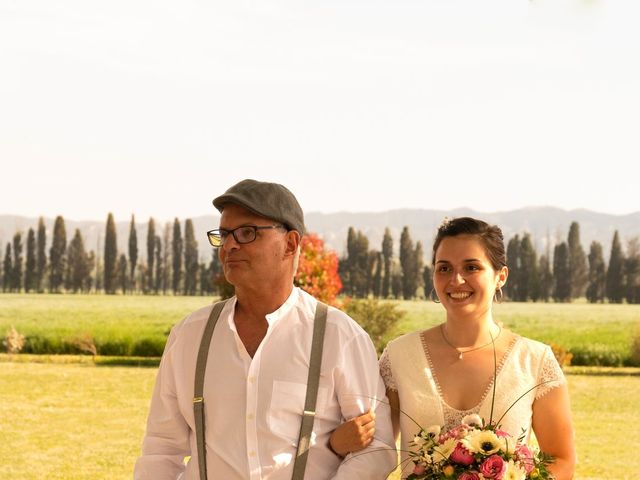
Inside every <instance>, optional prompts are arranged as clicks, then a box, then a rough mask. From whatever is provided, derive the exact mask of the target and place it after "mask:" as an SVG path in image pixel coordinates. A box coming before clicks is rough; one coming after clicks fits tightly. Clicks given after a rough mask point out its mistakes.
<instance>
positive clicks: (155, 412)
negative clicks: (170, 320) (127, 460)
mask: <svg viewBox="0 0 640 480" xmlns="http://www.w3.org/2000/svg"><path fill="white" fill-rule="evenodd" d="M177 331H178V328H176V327H174V328H173V329H172V330H171V334H170V335H169V339H168V340H167V344H166V346H165V350H164V353H163V355H162V360H161V361H160V368H159V370H158V375H157V377H156V383H155V387H154V390H153V395H152V397H151V406H150V408H149V416H148V418H147V430H146V433H145V436H144V440H143V442H142V455H141V456H140V457H139V458H138V460H137V461H136V465H135V467H134V473H133V478H134V480H176V479H177V478H179V476H180V475H181V474H182V472H184V470H185V464H184V458H185V457H186V456H189V455H190V454H191V452H190V447H189V426H188V424H187V422H186V421H185V419H184V417H183V416H182V413H181V412H180V409H179V408H178V398H177V394H176V388H175V381H174V373H173V370H174V363H173V355H172V349H173V346H174V344H175V342H176V339H177Z"/></svg>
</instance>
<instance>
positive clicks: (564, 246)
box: [339, 222, 640, 303]
mask: <svg viewBox="0 0 640 480" xmlns="http://www.w3.org/2000/svg"><path fill="white" fill-rule="evenodd" d="M398 250H399V254H398V256H397V257H394V248H393V238H392V236H391V232H390V230H389V229H388V228H387V229H385V232H384V236H383V238H382V243H381V245H380V248H379V249H375V248H373V249H370V248H369V240H368V238H367V237H366V235H365V234H364V233H363V232H361V231H356V230H355V229H354V228H353V227H350V228H349V231H348V233H347V249H346V254H345V255H344V256H343V257H342V258H340V263H339V273H340V277H341V279H342V283H343V293H345V294H347V295H350V296H352V297H356V298H366V297H370V296H372V297H374V298H395V299H407V300H408V299H415V298H429V297H430V294H431V290H432V288H433V284H432V269H431V266H430V265H429V264H430V259H428V261H427V263H426V264H425V258H424V252H423V246H422V243H421V242H420V241H418V242H416V243H415V244H414V242H413V240H412V239H411V234H410V232H409V228H408V227H406V226H405V227H404V228H403V230H402V232H401V234H400V244H399V249H398ZM603 252H604V249H603V246H602V244H600V243H599V242H597V241H593V242H592V243H591V245H590V248H589V253H588V254H586V253H585V251H584V249H583V247H582V244H581V242H580V225H579V224H578V222H572V223H571V225H570V227H569V234H568V236H567V239H566V241H562V242H560V243H558V244H557V245H555V247H554V248H553V253H551V252H550V251H547V252H545V253H544V254H542V255H539V256H538V253H537V252H536V250H535V248H534V242H533V239H532V238H531V235H530V234H529V233H523V234H517V235H515V236H513V237H512V238H511V239H510V240H509V241H508V242H507V252H506V253H507V264H508V266H509V279H508V281H507V284H506V286H505V288H504V291H503V293H504V297H505V298H506V299H510V300H514V301H519V302H526V301H533V302H538V301H541V302H548V301H551V300H553V301H555V302H570V301H572V300H574V299H576V298H580V297H586V299H587V300H588V301H589V302H591V303H603V302H605V301H608V302H610V303H623V302H624V301H626V302H627V303H640V239H639V238H638V237H634V238H632V239H630V240H629V241H628V242H627V248H626V253H625V252H624V250H623V247H622V243H621V240H620V236H619V234H618V231H617V230H616V231H615V232H614V235H613V240H612V246H611V252H610V255H609V262H608V264H607V263H606V262H605V259H604V253H603Z"/></svg>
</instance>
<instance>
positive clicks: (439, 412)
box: [331, 217, 575, 480]
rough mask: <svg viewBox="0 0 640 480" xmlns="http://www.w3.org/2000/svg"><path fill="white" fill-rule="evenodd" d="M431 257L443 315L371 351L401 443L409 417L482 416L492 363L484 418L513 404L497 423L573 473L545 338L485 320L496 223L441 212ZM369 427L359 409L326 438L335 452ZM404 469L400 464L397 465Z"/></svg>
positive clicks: (499, 255) (405, 445)
mask: <svg viewBox="0 0 640 480" xmlns="http://www.w3.org/2000/svg"><path fill="white" fill-rule="evenodd" d="M432 266H433V285H434V291H435V294H436V295H437V300H436V301H437V302H441V303H442V306H443V307H444V309H445V311H446V320H445V322H444V323H442V324H440V325H437V326H435V327H433V328H430V329H428V330H425V331H421V332H413V333H409V334H407V335H404V336H402V337H400V338H397V339H395V340H394V341H392V342H390V343H389V344H388V345H387V348H386V349H385V351H384V352H383V354H382V356H381V357H380V371H381V374H382V377H383V379H384V381H385V385H386V387H387V395H388V398H389V402H390V404H391V407H392V417H393V426H394V433H395V435H396V438H397V436H398V434H399V433H400V434H401V437H400V439H401V450H402V451H406V450H408V449H409V448H410V447H409V442H410V441H411V440H412V439H413V438H414V436H415V435H416V433H418V432H417V431H418V427H417V426H416V424H415V423H414V422H413V421H412V420H411V419H410V418H409V416H410V417H412V418H413V419H414V420H416V421H417V422H418V423H419V424H420V425H421V426H423V427H425V428H426V427H429V426H431V425H440V426H443V427H444V428H445V429H449V428H451V427H453V426H455V425H458V424H459V423H460V421H461V420H462V418H463V417H464V416H466V415H468V414H471V413H477V414H479V415H480V416H481V417H482V418H483V419H485V421H487V422H488V421H489V420H490V416H491V404H492V397H493V395H492V391H493V383H494V366H495V367H497V376H496V382H495V383H496V384H495V392H496V393H495V401H494V405H493V417H492V420H493V421H494V422H495V421H497V420H498V419H499V418H500V417H501V416H502V415H503V413H504V412H505V411H507V410H508V409H509V407H511V405H514V406H513V408H511V409H510V410H509V411H508V413H507V414H506V415H505V416H504V418H502V420H501V421H500V425H501V429H502V430H505V431H506V432H508V433H510V434H511V436H513V437H514V438H518V437H519V436H520V435H521V434H522V432H523V430H524V432H525V436H526V438H527V439H529V436H530V434H531V429H533V432H534V433H535V436H536V438H537V441H538V445H539V446H540V449H541V450H542V451H543V452H545V453H547V454H550V455H552V456H553V457H554V458H555V461H554V463H553V464H552V465H551V466H550V467H549V471H550V472H551V473H552V474H553V475H554V476H555V478H556V479H558V480H562V479H569V478H572V476H573V471H574V466H575V449H574V440H573V426H572V422H571V412H570V406H569V395H568V389H567V384H566V380H565V378H564V375H563V374H562V370H561V369H560V367H559V365H558V363H557V361H556V359H555V357H554V356H553V353H552V351H551V349H550V348H549V347H548V346H547V345H544V344H542V343H540V342H537V341H534V340H530V339H528V338H524V337H522V336H520V335H517V334H515V333H513V332H510V331H508V330H507V329H505V328H503V327H502V326H501V325H500V324H498V323H496V322H495V321H494V319H493V314H492V305H493V302H494V301H495V300H496V299H497V300H500V299H501V297H502V287H503V286H504V285H505V283H506V281H507V276H508V269H507V266H506V256H505V249H504V242H503V237H502V232H501V230H500V229H499V228H498V227H496V226H491V225H488V224H487V223H485V222H483V221H481V220H476V219H473V218H469V217H462V218H456V219H453V220H447V221H445V222H444V223H443V224H442V225H441V226H440V227H439V229H438V233H437V235H436V239H435V241H434V244H433V256H432ZM432 293H433V292H432ZM492 346H494V347H493V348H492ZM494 349H495V357H494ZM495 359H497V362H496V360H495ZM536 385H538V386H537V387H535V388H533V390H531V392H529V393H528V394H526V395H525V396H524V397H523V398H521V399H520V400H518V397H520V396H521V395H522V394H524V393H525V392H527V390H529V389H531V388H532V387H534V386H536ZM403 413H406V414H407V415H403ZM373 426H374V421H373V420H372V419H371V418H370V416H363V417H358V418H356V419H354V420H352V421H350V422H347V423H345V424H344V425H342V426H341V427H340V428H338V429H337V430H336V431H335V432H334V434H333V436H332V437H331V445H332V446H333V448H334V450H336V451H337V452H339V453H346V452H348V451H357V450H359V449H361V448H362V447H364V446H365V445H366V444H367V443H368V442H369V441H370V440H369V439H370V438H371V436H372V430H373ZM406 458H407V455H406V454H403V455H402V460H405V459H406ZM407 463H411V462H407ZM403 465H406V463H405V464H403ZM412 468H413V465H407V466H405V470H404V472H403V473H404V474H407V473H410V472H411V470H412Z"/></svg>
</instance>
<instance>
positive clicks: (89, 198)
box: [0, 0, 640, 221]
mask: <svg viewBox="0 0 640 480" xmlns="http://www.w3.org/2000/svg"><path fill="white" fill-rule="evenodd" d="M639 18H640V4H639V2H637V1H636V0H610V1H605V0H573V1H569V0H545V1H540V0H530V1H523V0H489V1H478V0H439V1H435V0H367V1H364V0H322V1H314V2H311V1H308V0H280V1H272V0H255V1H246V0H245V1H242V0H240V1H238V0H233V1H219V0H213V1H204V0H195V1H179V2H178V1H173V0H154V1H150V0H126V1H125V0H112V1H109V2H105V1H99V2H98V1H95V0H57V1H55V2H51V1H48V0H47V1H45V0H30V1H21V0H15V1H12V0H0V69H1V70H0V167H1V168H0V178H1V179H2V181H1V182H0V214H16V215H26V216H39V215H45V216H55V215H58V214H61V215H63V216H64V217H65V218H67V219H73V220H102V219H104V218H105V217H106V214H107V213H108V212H113V213H114V215H115V216H116V220H118V221H123V220H126V219H128V218H129V216H130V215H131V214H132V213H134V214H135V215H136V218H137V219H138V220H139V221H144V220H146V219H147V218H148V217H149V216H154V217H155V218H156V219H170V218H173V217H179V218H185V217H192V216H197V215H202V214H207V213H211V212H212V211H213V207H212V206H211V200H212V199H213V198H214V197H215V196H216V195H218V194H220V193H222V192H223V191H224V190H226V188H227V187H229V186H230V185H231V184H233V183H235V182H237V181H239V180H241V179H243V178H256V179H260V180H269V181H276V182H280V183H283V184H285V185H286V186H288V187H289V188H290V189H291V190H292V191H293V192H294V193H295V194H296V195H297V197H298V199H299V200H300V203H301V204H302V206H303V208H304V209H305V210H306V211H307V212H312V211H320V212H336V211H354V212H355V211H358V212H363V211H384V210H389V209H394V208H427V209H444V210H448V209H453V208H457V207H471V208H474V209H475V210H478V211H481V212H493V211H504V210H513V209H516V208H521V207H525V206H545V205H550V206H556V207H560V208H564V209H574V208H586V209H591V210H595V211H598V212H603V213H612V214H627V213H632V212H636V211H640V195H639V194H638V188H637V183H638V167H637V165H638V163H639V160H640V135H639V133H640V132H639V129H640V128H639V124H640V118H639V115H640V87H639V85H640V60H639V59H640V29H639V28H638V19H639Z"/></svg>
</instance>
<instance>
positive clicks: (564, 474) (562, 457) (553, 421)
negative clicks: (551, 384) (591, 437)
mask: <svg viewBox="0 0 640 480" xmlns="http://www.w3.org/2000/svg"><path fill="white" fill-rule="evenodd" d="M533 431H534V432H535V434H536V438H537V439H538V444H539V446H540V450H542V451H543V452H545V453H548V454H549V455H552V456H553V457H554V459H555V461H554V462H553V463H552V464H551V465H550V466H549V471H550V472H551V473H552V474H553V475H554V478H555V479H556V480H567V479H571V478H573V472H574V470H575V464H576V451H575V443H574V432H573V423H572V421H571V407H570V403H569V391H568V388H567V384H566V383H565V384H564V385H561V386H559V387H556V388H553V389H551V390H550V391H549V392H547V393H546V394H544V395H543V396H542V397H540V398H538V399H536V400H535V401H534V402H533Z"/></svg>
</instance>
